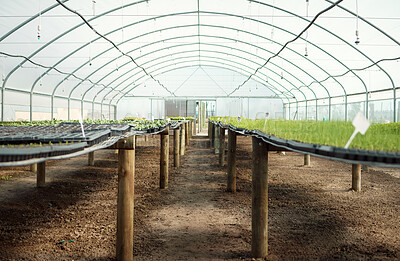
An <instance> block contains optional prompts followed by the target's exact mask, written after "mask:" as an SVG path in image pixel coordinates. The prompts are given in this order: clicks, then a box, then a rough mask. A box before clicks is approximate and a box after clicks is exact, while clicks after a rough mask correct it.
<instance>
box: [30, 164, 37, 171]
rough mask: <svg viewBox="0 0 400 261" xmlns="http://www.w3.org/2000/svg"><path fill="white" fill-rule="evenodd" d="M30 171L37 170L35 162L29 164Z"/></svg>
mask: <svg viewBox="0 0 400 261" xmlns="http://www.w3.org/2000/svg"><path fill="white" fill-rule="evenodd" d="M31 171H32V172H35V173H36V172H37V163H34V164H31Z"/></svg>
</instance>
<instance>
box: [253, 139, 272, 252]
mask: <svg viewBox="0 0 400 261" xmlns="http://www.w3.org/2000/svg"><path fill="white" fill-rule="evenodd" d="M252 139H253V153H252V163H253V164H252V197H251V198H252V215H251V231H252V239H251V253H252V257H253V258H265V257H267V255H268V144H266V143H265V142H263V141H262V140H261V139H259V138H256V137H253V138H252Z"/></svg>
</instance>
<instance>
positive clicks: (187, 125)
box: [185, 122, 189, 146]
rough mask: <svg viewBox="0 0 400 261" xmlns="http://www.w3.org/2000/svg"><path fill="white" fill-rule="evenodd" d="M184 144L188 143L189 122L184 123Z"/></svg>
mask: <svg viewBox="0 0 400 261" xmlns="http://www.w3.org/2000/svg"><path fill="white" fill-rule="evenodd" d="M185 145H186V146H187V145H189V123H188V122H186V123H185Z"/></svg>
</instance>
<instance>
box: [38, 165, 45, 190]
mask: <svg viewBox="0 0 400 261" xmlns="http://www.w3.org/2000/svg"><path fill="white" fill-rule="evenodd" d="M45 186H46V161H43V162H40V163H37V174H36V187H38V188H43V187H45Z"/></svg>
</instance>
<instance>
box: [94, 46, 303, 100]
mask: <svg viewBox="0 0 400 261" xmlns="http://www.w3.org/2000/svg"><path fill="white" fill-rule="evenodd" d="M187 52H198V50H191V51H186V52H181V53H176V54H182V53H187ZM210 52H211V53H216V52H213V51H210ZM224 54H228V53H224ZM228 55H229V54H228ZM167 56H170V55H167ZM196 57H197V58H198V56H194V55H188V56H182V57H177V58H173V59H170V60H164V61H161V62H158V63H157V64H155V65H154V66H152V67H150V68H153V67H155V66H156V65H162V64H166V63H170V64H167V65H165V66H163V67H161V68H165V67H169V66H172V65H176V64H177V60H181V59H188V58H196ZM203 57H205V58H210V59H216V61H215V60H204V59H200V61H207V62H215V63H219V60H221V61H223V62H230V63H233V64H235V65H236V64H238V65H240V66H242V67H245V68H247V69H249V70H253V68H252V67H249V66H246V65H243V64H241V63H238V62H233V61H231V60H229V59H225V58H221V57H213V56H204V55H203V56H201V58H203ZM238 58H241V57H238ZM155 60H157V59H155ZM184 62H188V61H184ZM190 62H193V61H192V60H191V61H190ZM221 63H222V62H221ZM226 65H229V66H232V67H235V68H238V70H239V69H242V70H243V68H241V67H237V66H235V65H231V64H227V63H226ZM199 66H200V65H199ZM161 68H158V69H157V68H156V69H154V70H153V72H155V71H158V70H160V69H161ZM271 72H272V73H274V74H275V75H277V76H279V73H276V72H274V71H272V70H271ZM127 73H129V72H127ZM263 75H264V74H263ZM143 76H144V75H143ZM143 76H142V77H140V78H139V79H141V78H143ZM259 78H260V77H259ZM128 79H129V78H128ZM128 79H126V80H125V81H127V80H128ZM260 79H261V78H260ZM270 79H271V80H272V81H273V82H275V83H276V84H277V85H279V86H281V87H282V88H283V89H285V90H287V89H286V88H285V87H284V86H283V85H282V84H280V83H279V82H277V81H275V80H274V79H273V78H270ZM261 80H262V79H261ZM125 81H124V82H125ZM145 81H147V79H146V80H145ZM145 81H144V82H145ZM285 81H286V82H288V83H289V84H290V85H292V86H294V84H293V83H291V82H290V81H288V80H287V79H285ZM134 82H135V81H134ZM122 83H123V82H122ZM122 83H121V84H122ZM119 85H120V84H119ZM130 85H131V84H128V85H127V86H125V88H123V89H122V90H121V91H118V92H123V90H125V89H126V88H127V87H129V86H130ZM263 85H264V86H265V84H263ZM268 85H269V86H271V87H268V89H270V90H271V91H272V92H274V93H275V94H276V95H278V93H277V92H280V93H283V92H282V91H281V90H278V89H277V88H276V87H275V86H273V85H271V84H270V83H268ZM274 90H276V91H277V92H276V91H274ZM113 91H114V89H113V90H110V91H109V92H108V93H107V94H105V95H104V96H103V98H102V102H103V101H104V99H105V98H106V97H107V96H108V95H109V94H110V93H111V92H113ZM291 94H292V93H291ZM97 95H98V94H96V96H95V97H94V98H93V101H95V100H96V97H97ZM292 95H293V94H292ZM284 96H286V95H284ZM293 97H294V99H295V100H296V101H297V99H296V98H295V95H293Z"/></svg>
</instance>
